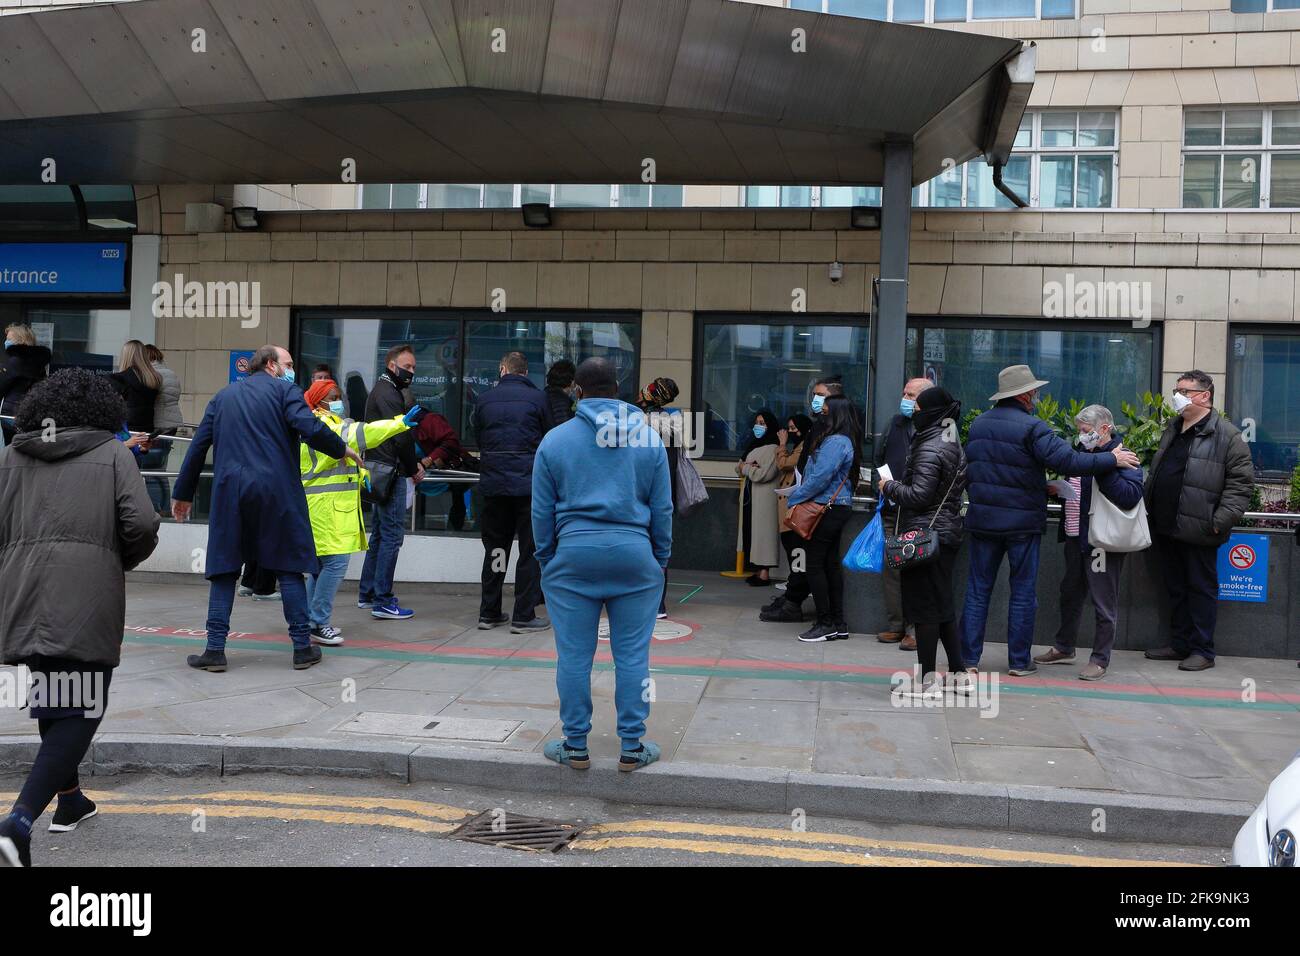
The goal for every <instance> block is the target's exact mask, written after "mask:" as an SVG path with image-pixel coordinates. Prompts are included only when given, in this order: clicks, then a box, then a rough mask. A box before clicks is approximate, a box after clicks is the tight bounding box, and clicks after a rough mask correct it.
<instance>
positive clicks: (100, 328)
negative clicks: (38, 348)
mask: <svg viewBox="0 0 1300 956" xmlns="http://www.w3.org/2000/svg"><path fill="white" fill-rule="evenodd" d="M10 324H22V325H30V326H31V328H32V333H33V334H34V335H35V336H36V344H37V345H44V346H45V347H46V348H48V349H49V350H50V352H51V359H50V369H51V371H57V370H58V369H61V368H70V367H73V366H75V367H77V368H84V369H90V370H91V371H95V372H102V373H105V374H107V373H108V372H111V371H113V370H114V369H115V368H116V367H117V359H118V355H119V354H120V353H121V351H122V343H124V342H125V341H126V340H127V339H129V338H130V337H131V311H130V310H129V309H114V308H91V307H86V306H54V305H50V306H46V305H35V304H34V305H24V303H22V302H19V301H10V302H5V301H0V329H3V328H4V327H5V326H6V325H10Z"/></svg>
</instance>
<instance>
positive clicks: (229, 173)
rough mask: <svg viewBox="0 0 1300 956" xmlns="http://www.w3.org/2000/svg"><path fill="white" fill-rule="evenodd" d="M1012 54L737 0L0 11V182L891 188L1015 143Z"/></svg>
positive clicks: (299, 0)
mask: <svg viewBox="0 0 1300 956" xmlns="http://www.w3.org/2000/svg"><path fill="white" fill-rule="evenodd" d="M196 30H202V31H204V33H203V39H204V42H205V44H206V52H195V51H194V49H193V46H194V44H195V40H194V37H195V33H194V31H196ZM797 30H803V31H806V40H805V47H806V52H795V50H794V49H793V46H794V45H795V44H796V42H797V40H796V37H795V31H797ZM494 31H504V33H497V32H494ZM494 40H495V41H496V44H497V46H498V47H499V46H500V45H501V43H504V47H505V48H504V51H503V52H494V51H493V44H494ZM1020 49H1021V45H1020V43H1019V41H1016V40H1008V39H1003V38H997V37H987V36H978V35H974V34H966V33H959V32H953V31H948V30H942V29H931V28H924V27H913V26H904V25H900V24H892V23H883V22H878V21H872V20H859V19H852V18H845V17H834V16H825V15H821V14H813V13H805V12H801V11H795V10H787V9H784V8H779V7H767V6H759V5H755V4H748V3H737V2H731V0H385V2H379V0H361V2H358V0H136V2H132V3H122V4H97V5H95V6H92V7H82V8H73V9H62V10H54V11H49V12H40V13H31V14H22V15H16V16H9V17H5V18H4V19H3V20H2V21H0V182H3V183H11V184H15V183H17V184H26V183H31V184H35V183H39V182H41V181H42V180H41V174H42V171H43V168H44V167H43V165H42V164H43V163H44V162H45V160H47V159H54V160H55V161H56V163H57V181H58V182H65V183H66V182H76V183H122V184H128V183H129V184H156V183H269V182H300V183H307V182H322V183H326V182H340V181H342V178H341V177H342V164H343V163H344V161H345V160H347V159H352V160H355V162H356V181H357V182H447V183H454V182H537V183H609V182H615V183H626V182H641V181H643V177H642V170H643V168H644V167H643V163H644V161H645V160H646V159H652V160H653V161H654V163H655V170H654V173H655V179H654V181H656V182H660V183H699V184H710V183H751V184H790V185H794V184H826V185H834V184H845V185H875V184H879V183H881V181H882V178H883V170H884V158H883V156H884V149H883V146H884V143H886V142H894V143H911V144H912V145H913V164H914V173H913V182H914V183H919V182H923V181H925V180H926V179H929V178H931V177H932V176H934V175H936V174H937V173H939V172H940V171H942V169H943V168H944V166H945V160H950V161H951V162H955V163H961V162H964V161H966V160H968V159H972V158H976V157H978V156H980V155H985V154H987V155H989V156H991V157H992V156H999V155H1004V154H1005V153H1006V152H1009V150H1010V142H1009V140H1008V136H1013V135H1014V130H1015V127H1016V126H1017V125H1018V123H1019V117H1020V114H1021V112H1023V109H1024V103H1025V100H1026V99H1027V97H1028V85H1032V71H1031V75H1030V83H1029V84H1028V85H1026V84H1023V83H1021V84H1017V83H1015V82H1014V81H1013V82H1011V83H1010V84H1009V83H1008V79H1007V76H1008V71H1007V68H1006V65H1005V64H1007V63H1008V62H1009V61H1011V60H1012V59H1013V58H1014V57H1015V56H1016V55H1017V54H1018V53H1019V52H1020ZM1004 141H1005V142H1004Z"/></svg>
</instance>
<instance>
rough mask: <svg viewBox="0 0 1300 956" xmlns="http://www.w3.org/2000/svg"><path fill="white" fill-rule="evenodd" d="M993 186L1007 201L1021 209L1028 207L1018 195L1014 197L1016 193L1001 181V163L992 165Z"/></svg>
mask: <svg viewBox="0 0 1300 956" xmlns="http://www.w3.org/2000/svg"><path fill="white" fill-rule="evenodd" d="M993 185H994V186H995V187H996V188H997V191H998V192H1000V193H1001V194H1002V195H1004V196H1006V197H1007V198H1008V199H1010V200H1011V201H1012V202H1013V203H1015V204H1016V205H1017V206H1019V207H1020V208H1021V209H1024V208H1025V207H1027V206H1028V205H1029V203H1027V202H1025V201H1024V200H1023V199H1021V198H1020V197H1019V196H1018V195H1016V191H1015V190H1014V189H1012V188H1011V187H1010V186H1008V185H1007V184H1006V183H1004V182H1003V181H1002V163H994V164H993Z"/></svg>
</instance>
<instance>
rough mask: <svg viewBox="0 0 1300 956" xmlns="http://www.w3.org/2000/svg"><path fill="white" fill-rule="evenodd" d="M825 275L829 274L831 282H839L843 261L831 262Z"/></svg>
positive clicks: (842, 275) (842, 272)
mask: <svg viewBox="0 0 1300 956" xmlns="http://www.w3.org/2000/svg"><path fill="white" fill-rule="evenodd" d="M827 275H829V276H830V280H831V281H832V282H839V281H840V280H841V279H843V278H844V263H842V262H832V263H831V265H830V268H829V269H828V270H827Z"/></svg>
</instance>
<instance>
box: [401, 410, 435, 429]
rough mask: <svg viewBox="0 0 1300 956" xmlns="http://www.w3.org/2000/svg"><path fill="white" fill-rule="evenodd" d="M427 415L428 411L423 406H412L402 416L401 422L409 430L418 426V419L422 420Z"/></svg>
mask: <svg viewBox="0 0 1300 956" xmlns="http://www.w3.org/2000/svg"><path fill="white" fill-rule="evenodd" d="M427 414H429V410H428V409H427V408H425V407H424V406H423V405H412V406H411V409H410V411H408V412H407V413H406V414H405V415H403V416H402V421H403V422H405V423H406V424H407V425H408V426H410V427H411V428H414V427H415V426H416V425H418V424H420V419H422V418H424V416H425V415H427Z"/></svg>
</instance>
